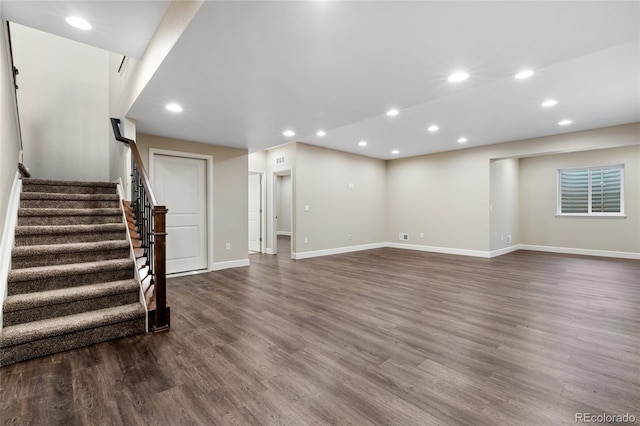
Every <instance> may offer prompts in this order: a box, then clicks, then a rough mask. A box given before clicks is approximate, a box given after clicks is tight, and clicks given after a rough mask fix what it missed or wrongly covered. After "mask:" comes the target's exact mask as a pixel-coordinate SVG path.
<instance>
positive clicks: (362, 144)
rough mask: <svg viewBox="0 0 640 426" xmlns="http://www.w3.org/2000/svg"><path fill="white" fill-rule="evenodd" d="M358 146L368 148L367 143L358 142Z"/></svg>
mask: <svg viewBox="0 0 640 426" xmlns="http://www.w3.org/2000/svg"><path fill="white" fill-rule="evenodd" d="M358 145H360V146H367V141H360V142H358Z"/></svg>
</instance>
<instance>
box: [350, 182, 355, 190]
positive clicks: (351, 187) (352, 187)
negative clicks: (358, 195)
mask: <svg viewBox="0 0 640 426" xmlns="http://www.w3.org/2000/svg"><path fill="white" fill-rule="evenodd" d="M348 187H349V189H354V188H355V187H356V185H355V184H353V183H350V184H349V185H348Z"/></svg>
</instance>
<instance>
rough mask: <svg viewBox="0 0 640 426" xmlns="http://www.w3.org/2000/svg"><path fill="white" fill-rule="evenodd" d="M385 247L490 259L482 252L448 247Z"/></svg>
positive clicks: (393, 245) (394, 244) (489, 254)
mask: <svg viewBox="0 0 640 426" xmlns="http://www.w3.org/2000/svg"><path fill="white" fill-rule="evenodd" d="M385 247H390V248H397V249H403V250H417V251H428V252H432V253H444V254H458V255H461V256H473V257H491V253H490V252H488V251H483V250H468V249H457V248H450V247H435V246H420V245H417V244H404V243H386V244H385Z"/></svg>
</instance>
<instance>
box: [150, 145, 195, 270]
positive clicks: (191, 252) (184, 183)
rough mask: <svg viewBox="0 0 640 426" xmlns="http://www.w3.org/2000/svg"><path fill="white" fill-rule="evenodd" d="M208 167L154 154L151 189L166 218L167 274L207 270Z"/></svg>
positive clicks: (184, 159) (179, 158)
mask: <svg viewBox="0 0 640 426" xmlns="http://www.w3.org/2000/svg"><path fill="white" fill-rule="evenodd" d="M206 176H207V163H206V161H205V160H201V159H196V158H183V157H173V156H170V155H161V154H154V169H153V176H152V179H153V189H154V191H156V197H157V198H158V202H159V203H160V204H163V205H166V206H167V208H168V209H169V213H168V214H167V273H168V274H171V273H176V272H185V271H195V270H198V269H206V268H207V201H206V200H207V196H206V194H207V180H206Z"/></svg>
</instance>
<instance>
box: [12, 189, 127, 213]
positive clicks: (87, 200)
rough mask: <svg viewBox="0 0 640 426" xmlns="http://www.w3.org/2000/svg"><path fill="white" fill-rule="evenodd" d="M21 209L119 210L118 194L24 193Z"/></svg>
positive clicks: (21, 199) (21, 196) (21, 197)
mask: <svg viewBox="0 0 640 426" xmlns="http://www.w3.org/2000/svg"><path fill="white" fill-rule="evenodd" d="M20 207H21V208H64V209H93V208H96V209H103V208H119V207H120V200H119V197H118V194H65V193H46V192H23V193H22V194H21V195H20Z"/></svg>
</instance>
